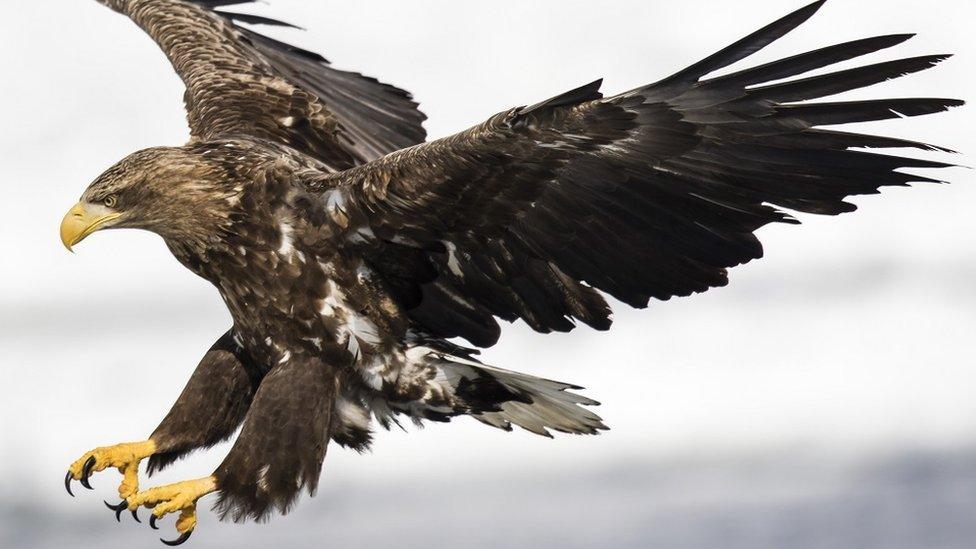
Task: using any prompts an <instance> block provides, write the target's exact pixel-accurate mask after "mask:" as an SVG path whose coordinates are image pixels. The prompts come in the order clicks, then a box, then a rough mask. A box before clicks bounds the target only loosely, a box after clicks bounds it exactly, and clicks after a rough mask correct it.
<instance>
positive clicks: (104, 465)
mask: <svg viewBox="0 0 976 549" xmlns="http://www.w3.org/2000/svg"><path fill="white" fill-rule="evenodd" d="M155 452H156V443H155V442H153V441H152V440H147V441H144V442H128V443H124V444H116V445H115V446H104V447H102V448H96V449H94V450H92V451H90V452H87V453H86V454H85V455H83V456H81V457H80V458H78V460H77V461H75V462H74V463H72V464H71V467H69V468H68V474H67V475H65V477H64V487H65V489H66V490H67V491H68V493H69V494H71V495H72V496H74V493H72V492H71V481H72V480H77V481H80V482H81V485H82V486H84V487H85V488H88V489H89V490H91V489H92V486H91V483H90V481H89V479H90V478H91V475H92V473H97V472H99V471H104V470H105V469H108V468H110V467H114V468H116V469H118V470H119V472H120V473H122V483H121V484H120V485H119V496H121V497H122V499H127V498H128V497H129V496H132V495H134V494H135V493H137V492H138V491H139V464H140V463H141V462H142V460H144V459H146V458H147V457H149V456H151V455H153V454H154V453H155Z"/></svg>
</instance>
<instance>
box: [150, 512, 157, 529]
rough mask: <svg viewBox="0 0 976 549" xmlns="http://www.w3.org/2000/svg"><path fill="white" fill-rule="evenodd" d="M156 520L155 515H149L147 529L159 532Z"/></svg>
mask: <svg viewBox="0 0 976 549" xmlns="http://www.w3.org/2000/svg"><path fill="white" fill-rule="evenodd" d="M158 518H159V517H157V516H156V515H149V527H150V528H152V529H153V530H159V526H156V520H157V519H158Z"/></svg>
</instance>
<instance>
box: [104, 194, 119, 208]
mask: <svg viewBox="0 0 976 549" xmlns="http://www.w3.org/2000/svg"><path fill="white" fill-rule="evenodd" d="M103 202H104V204H105V206H106V207H108V208H114V207H115V206H117V205H118V203H119V197H117V196H115V195H114V194H113V195H109V196H108V197H106V198H105V200H103Z"/></svg>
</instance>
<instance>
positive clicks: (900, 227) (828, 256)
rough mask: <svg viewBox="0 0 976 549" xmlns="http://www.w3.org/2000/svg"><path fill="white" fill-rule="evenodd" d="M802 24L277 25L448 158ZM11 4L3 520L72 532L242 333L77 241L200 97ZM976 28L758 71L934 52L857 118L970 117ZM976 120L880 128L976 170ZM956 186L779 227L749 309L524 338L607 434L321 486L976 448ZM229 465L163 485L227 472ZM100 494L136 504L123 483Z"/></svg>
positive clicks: (740, 298) (975, 374) (361, 465)
mask: <svg viewBox="0 0 976 549" xmlns="http://www.w3.org/2000/svg"><path fill="white" fill-rule="evenodd" d="M804 3H805V2H803V1H792V0H791V1H784V0H743V1H738V2H717V1H686V2H657V1H645V0H617V1H615V2H592V1H578V0H532V1H516V0H495V1H493V2H473V1H457V0H454V1H447V0H384V1H361V2H338V1H331V0H330V1H311V0H307V1H302V0H274V2H273V3H272V5H270V6H259V7H257V8H256V9H257V11H259V12H261V13H266V14H269V15H274V16H277V17H280V18H283V19H286V20H289V21H292V22H295V23H298V24H300V25H302V26H304V27H307V28H308V29H309V30H308V32H305V33H301V32H292V31H275V34H276V36H281V37H284V38H287V39H288V40H290V41H292V42H295V43H298V44H300V45H302V46H304V47H306V48H309V49H313V50H316V51H319V52H321V53H323V54H324V55H325V56H326V57H328V58H330V59H331V60H332V61H333V62H334V63H335V64H336V65H337V66H339V67H342V68H353V69H356V70H360V71H363V72H365V73H368V74H371V75H374V76H377V77H380V78H381V79H383V80H384V81H387V82H391V83H395V84H397V85H399V86H401V87H404V88H407V89H409V90H411V91H413V92H414V94H415V95H416V97H417V99H418V100H419V101H420V102H421V103H422V107H423V109H424V111H425V112H427V113H428V115H429V116H430V120H429V122H428V124H427V128H428V129H429V131H430V134H431V136H432V137H437V136H442V135H446V134H449V133H451V132H454V131H457V130H460V129H463V128H465V127H468V126H470V125H472V124H474V123H477V122H480V121H482V120H483V119H484V118H485V117H487V116H488V115H490V114H493V113H495V112H497V111H500V110H502V109H504V108H507V107H510V106H513V105H520V104H528V103H534V102H536V101H538V100H541V99H544V98H546V97H549V96H552V95H553V94H555V93H558V92H560V91H564V90H566V89H569V88H571V87H575V86H577V85H580V84H583V83H585V82H589V81H591V80H593V79H595V78H597V77H601V76H602V77H605V78H606V85H605V89H606V90H607V91H609V92H616V91H622V90H625V89H630V88H632V87H635V86H637V85H641V84H645V83H648V82H651V81H654V80H657V79H659V78H660V77H663V76H666V75H667V74H670V73H671V72H673V71H675V70H677V69H680V68H682V67H684V66H686V65H688V64H690V63H692V62H694V61H697V60H698V59H700V58H701V57H703V56H704V55H707V54H709V53H712V52H713V51H715V50H716V49H718V48H720V47H723V46H725V45H727V44H728V43H730V42H731V41H733V40H735V39H738V38H740V37H741V36H743V35H745V34H747V33H749V32H751V31H753V30H755V29H756V28H758V27H760V26H762V25H764V24H766V23H768V22H770V21H772V20H773V19H775V18H777V17H779V16H781V15H783V14H785V13H786V12H788V11H790V10H792V9H795V8H797V7H799V6H800V5H802V4H804ZM5 7H6V10H7V12H8V13H16V14H17V15H16V16H11V17H6V18H4V19H3V20H2V21H0V31H2V32H0V67H2V68H3V70H4V74H6V75H7V77H6V78H5V79H4V86H3V87H0V105H3V107H0V108H2V115H3V119H4V128H5V129H6V131H4V132H2V134H0V158H2V168H0V169H2V177H0V185H2V191H3V200H2V201H0V220H2V221H0V223H2V226H0V228H2V230H0V254H2V256H0V257H2V258H3V259H2V269H0V368H2V370H3V374H4V386H3V389H0V391H2V393H0V396H2V398H0V417H2V422H3V423H2V424H3V427H2V431H0V453H2V454H3V455H4V456H5V458H4V459H3V460H0V478H3V479H6V480H5V482H0V502H2V501H4V497H5V496H6V495H14V493H13V492H12V490H15V489H16V490H20V491H19V492H18V495H19V496H24V493H23V490H22V489H23V488H24V487H26V492H27V493H28V494H29V497H30V498H33V499H35V500H37V501H40V502H43V504H44V505H49V506H52V507H53V508H54V509H57V510H59V512H65V513H68V512H70V513H74V514H71V515H70V516H71V517H74V519H73V520H84V519H83V517H85V516H86V515H85V514H84V513H89V512H94V513H97V518H98V520H100V521H101V520H104V519H105V517H103V516H102V514H101V513H102V511H100V510H94V509H95V504H94V503H93V502H96V500H95V498H94V496H88V497H86V498H84V500H85V501H84V506H83V505H82V502H81V501H79V500H77V499H76V500H70V499H69V498H67V497H66V496H65V497H62V495H63V494H62V493H59V491H60V490H61V488H60V487H59V486H58V481H59V479H60V477H61V476H62V475H63V471H64V470H65V467H66V466H67V464H68V463H70V462H71V461H72V460H74V459H75V458H76V457H77V456H78V455H80V454H81V453H82V452H84V451H85V450H87V449H89V448H91V447H94V446H97V445H103V444H108V443H114V442H118V441H122V440H134V439H141V438H144V437H145V436H146V435H147V434H148V433H149V432H151V430H152V429H153V428H154V427H155V425H156V423H157V422H158V420H159V419H160V418H161V417H162V415H163V414H164V413H165V412H166V410H167V409H168V407H169V405H170V404H171V402H172V401H173V399H174V398H175V397H176V395H177V394H178V392H179V390H180V388H181V387H182V386H183V384H184V383H185V381H186V378H187V377H188V375H189V373H190V372H191V371H192V369H193V367H194V366H195V365H196V363H197V361H198V359H199V358H200V356H201V355H202V354H203V352H204V351H205V350H206V348H208V347H209V346H210V344H211V343H212V342H213V340H214V339H215V338H216V337H217V336H219V335H220V334H221V333H223V331H224V330H225V329H226V328H227V327H228V326H229V317H228V315H227V313H226V311H225V310H224V307H223V305H222V303H221V301H220V299H219V298H218V296H217V294H216V293H215V291H214V290H213V289H212V288H211V287H209V286H208V285H207V283H205V282H203V281H201V280H198V279H196V278H194V277H193V276H192V275H191V274H190V273H188V272H186V271H185V270H183V268H182V267H180V266H179V265H178V264H177V263H176V262H175V261H174V260H173V259H172V257H170V255H169V253H168V251H167V250H166V249H165V247H164V246H163V244H162V242H161V241H160V240H159V239H158V238H157V237H155V236H153V235H150V234H146V233H137V232H128V231H117V232H112V233H108V234H100V235H96V236H95V237H93V238H91V239H89V240H87V241H86V242H85V243H84V244H83V245H81V246H79V248H78V249H77V251H78V253H77V254H76V255H70V254H68V253H67V252H65V251H64V249H63V248H62V247H61V244H60V242H59V241H58V238H57V228H58V224H59V222H60V218H61V216H62V215H63V213H64V210H66V209H67V208H68V207H69V206H70V205H71V204H73V203H74V201H75V200H76V199H77V197H78V196H79V195H80V193H81V192H82V190H83V189H84V188H85V186H86V185H87V184H88V183H89V182H90V181H91V180H92V179H93V178H95V177H96V176H97V175H98V174H99V173H100V172H101V171H102V170H104V169H105V168H106V167H108V166H109V165H111V164H112V163H114V162H115V161H117V160H118V159H120V158H121V157H123V156H125V155H126V154H128V153H130V152H132V151H134V150H136V149H139V148H144V147H148V146H154V145H171V144H179V143H182V142H183V141H184V140H185V139H186V136H187V129H186V124H185V121H184V114H183V109H182V104H181V98H182V86H181V84H180V82H179V81H178V79H177V78H176V77H175V75H174V74H173V73H172V70H171V69H170V68H169V66H168V65H167V64H166V63H165V60H164V59H163V58H162V55H161V54H160V53H159V52H158V50H157V49H156V47H155V45H154V44H153V43H152V42H151V41H150V40H148V39H147V37H145V36H144V35H143V34H142V33H141V32H140V31H139V30H138V29H137V28H135V27H134V26H133V25H132V24H131V23H130V22H129V21H127V20H125V19H124V18H122V17H120V16H118V15H116V14H114V13H112V12H111V11H109V10H107V9H105V8H103V7H101V6H99V5H98V4H97V3H96V2H93V1H91V0H87V1H78V0H44V1H36V0H6V3H5ZM973 21H976V4H973V3H972V2H967V1H963V0H935V1H932V2H927V3H919V2H917V1H909V0H872V1H853V0H833V1H831V2H828V3H827V5H826V7H825V8H824V9H823V10H822V11H821V13H820V14H818V15H817V16H816V17H815V18H814V19H813V20H812V21H810V22H809V23H807V24H806V25H804V26H803V27H801V28H800V29H799V30H798V31H797V32H795V33H794V34H792V35H790V36H788V37H787V38H785V39H783V40H782V41H780V42H778V43H777V44H775V45H774V46H773V47H770V48H769V49H768V50H766V51H763V52H762V53H761V54H760V55H758V56H756V58H755V59H754V60H752V59H751V60H749V61H748V64H754V63H758V62H764V61H769V60H772V59H775V58H777V57H781V56H784V55H791V54H794V53H799V52H801V51H806V50H809V49H813V48H817V47H821V46H824V45H828V44H831V43H836V42H841V41H845V40H848V39H853V38H860V37H865V36H870V35H876V34H888V33H896V32H918V33H920V34H919V36H918V37H917V38H916V39H914V40H913V41H911V42H909V43H908V44H906V45H903V46H901V47H899V48H898V49H896V50H894V51H889V52H884V53H882V54H879V55H874V56H871V57H870V59H871V60H879V59H891V58H894V57H893V56H896V55H898V56H905V57H907V56H912V55H921V54H928V53H944V52H950V53H956V54H958V56H957V57H956V58H954V59H952V60H950V61H948V62H946V63H945V64H944V65H943V66H942V67H940V68H937V69H934V70H932V71H928V72H926V73H923V74H920V75H914V76H911V77H908V78H906V79H903V80H898V81H896V82H891V83H887V84H885V85H882V86H876V87H874V88H871V89H869V90H864V91H859V92H856V93H851V94H847V95H846V97H852V98H866V97H878V96H881V95H890V96H912V95H924V96H949V97H960V98H963V99H972V93H971V91H972V90H973V85H974V80H973V74H974V73H976V70H974V69H976V63H974V59H976V44H974V42H973V40H972V38H971V36H972V24H973ZM974 123H976V119H974V115H973V109H972V108H969V107H966V108H963V109H958V110H955V111H953V112H951V113H948V114H942V115H937V116H932V117H926V118H920V119H911V120H895V121H890V122H885V123H879V124H873V125H871V126H870V127H871V129H872V131H876V132H878V133H882V134H890V135H897V136H901V137H907V138H912V139H917V140H923V141H931V142H935V143H938V144H940V145H944V146H947V147H950V148H953V149H957V150H961V151H967V152H968V151H973V150H976V139H974V137H973V132H972V130H971V128H973V127H974ZM929 157H930V158H949V159H950V161H956V162H961V163H968V164H972V160H971V156H969V155H962V156H959V157H944V156H941V155H930V156H929ZM943 175H944V176H945V177H946V178H949V179H951V180H952V181H953V182H954V183H955V184H954V185H951V186H919V187H916V188H914V189H895V190H889V191H886V192H885V193H884V194H883V195H882V196H881V197H866V198H862V199H859V200H857V203H858V204H860V205H861V206H862V210H861V211H860V212H858V213H856V214H853V215H849V216H846V217H843V218H831V219H818V218H812V217H803V221H804V222H805V225H804V226H801V227H771V228H768V229H764V230H763V236H764V241H765V242H766V244H767V258H766V259H764V260H763V261H760V262H757V263H755V264H752V265H749V266H746V267H744V268H740V269H738V270H736V271H735V273H734V275H733V282H732V285H731V286H730V287H729V288H727V289H722V290H717V291H714V292H712V293H709V294H706V295H703V296H698V297H694V298H691V299H684V300H677V301H673V302H669V303H654V304H652V306H651V308H650V309H649V310H646V311H631V310H627V309H625V308H623V307H617V309H616V310H617V315H616V317H617V326H616V328H615V330H614V331H612V332H611V333H609V334H596V333H593V332H590V331H587V330H586V329H581V330H579V331H578V332H576V333H574V334H571V335H568V336H563V335H560V336H539V335H536V334H533V333H531V332H530V331H528V330H527V329H526V328H525V327H524V326H522V325H516V326H513V327H510V328H508V329H506V332H505V336H504V337H503V339H502V343H501V344H500V345H499V346H498V347H496V348H494V349H492V350H490V351H489V352H488V353H486V358H487V360H489V361H491V362H493V363H495V364H497V365H499V366H502V367H505V368H509V369H515V370H523V371H527V372H531V373H534V374H538V375H543V376H547V377H551V378H556V379H560V380H566V381H570V382H574V383H578V384H581V385H585V386H586V387H587V388H588V390H587V391H586V394H587V395H590V396H592V397H594V398H596V399H598V400H600V401H602V402H603V403H604V405H603V406H602V407H601V409H600V410H599V413H600V414H601V415H602V416H603V417H604V418H605V419H606V420H607V422H608V423H609V424H610V425H611V427H612V428H613V430H612V431H611V432H610V433H608V434H606V435H605V436H601V437H599V438H576V439H573V438H559V439H557V440H556V441H549V440H544V439H538V438H535V437H532V436H530V435H528V434H523V433H514V434H505V433H501V432H495V431H492V430H490V429H488V428H485V427H484V426H481V425H479V424H476V423H475V422H474V421H465V420H461V421H456V422H455V423H454V424H452V425H447V426H443V425H436V426H431V427H430V428H428V429H426V430H424V431H420V432H414V431H412V432H410V433H408V434H404V433H399V432H395V433H388V434H387V433H381V434H380V435H379V436H378V437H377V443H376V445H375V450H374V452H373V453H372V454H371V455H369V456H366V457H361V456H358V455H355V454H353V453H349V452H343V451H340V450H338V449H336V450H335V451H332V452H330V455H329V457H328V460H327V464H326V472H325V477H324V480H323V483H324V484H329V483H330V482H332V481H333V480H334V481H336V482H339V481H340V480H341V482H342V483H343V484H342V485H343V486H347V487H350V489H352V490H355V489H356V486H369V487H371V488H369V489H370V490H379V489H380V488H378V486H382V485H383V483H385V482H392V481H394V480H396V479H398V478H400V477H401V476H402V475H403V474H404V472H406V471H424V472H425V473H424V474H429V475H430V476H431V477H435V478H439V479H443V482H455V481H457V482H460V480H458V479H464V478H466V476H465V475H466V474H467V473H468V472H470V471H471V470H472V469H476V470H478V471H485V470H486V469H488V470H491V471H497V474H498V475H504V474H505V472H506V471H523V472H524V471H548V472H550V473H552V472H565V473H567V474H568V473H569V472H578V471H580V470H586V471H591V470H602V469H603V468H608V467H614V468H616V467H627V465H626V464H628V463H644V464H646V463H670V462H672V461H674V460H678V461H682V460H686V459H706V458H715V456H737V455H738V456H741V455H751V456H762V455H779V452H784V451H787V452H789V451H794V450H795V449H797V448H802V449H809V451H811V452H816V453H818V455H819V454H823V455H830V456H840V457H841V458H844V457H845V456H846V457H849V458H851V459H860V460H864V459H868V460H869V459H872V456H874V457H877V456H891V455H896V454H898V455H900V453H902V452H906V451H909V450H917V449H919V448H922V449H926V451H936V453H938V452H941V451H945V452H950V453H951V452H955V451H962V450H965V449H967V448H971V447H973V446H974V445H976V444H974V443H976V399H974V398H972V395H973V389H974V387H976V358H974V357H976V338H974V337H973V333H974V328H976V289H974V287H973V285H972V280H973V279H974V277H976V256H974V250H976V216H973V215H972V207H973V205H974V204H976V186H974V185H973V183H974V176H973V172H972V171H970V170H966V169H955V170H949V171H946V172H945V173H944V174H943ZM225 451H226V448H217V449H215V450H213V451H211V452H209V453H208V454H206V455H203V454H201V455H197V456H194V457H193V458H191V459H190V460H187V461H186V462H183V463H181V464H179V465H178V466H177V467H175V468H174V469H173V470H172V471H170V472H167V473H166V474H165V475H163V476H162V477H161V478H160V479H157V480H156V481H154V482H164V481H171V480H178V479H181V478H186V477H188V476H200V475H201V474H204V473H207V472H209V471H210V470H211V468H212V467H213V466H214V464H216V463H218V462H219V461H220V459H221V458H222V457H223V453H224V452H225ZM805 451H806V450H805ZM715 459H720V458H715ZM838 459H840V458H838ZM845 459H846V458H845ZM634 471H635V472H634V473H633V474H634V475H639V474H641V473H640V471H643V469H641V468H637V469H634ZM12 479H18V483H17V484H16V486H19V488H15V485H14V484H13V483H11V482H10V481H11V480H12ZM452 479H454V480H452ZM95 482H96V485H98V486H99V487H100V488H102V490H101V492H100V494H102V493H103V494H111V492H112V489H110V487H111V486H113V485H114V484H115V483H116V479H115V478H114V477H113V476H112V475H108V474H106V475H103V476H100V477H98V478H97V479H96V481H95ZM86 496H87V494H86ZM649 497H650V496H649ZM0 505H4V504H3V503H0ZM98 505H100V503H98ZM106 516H107V515H106ZM2 520H4V518H3V517H2V516H0V521H2ZM73 527H74V528H79V526H78V524H77V523H76V524H75V525H74V526H73ZM213 527H214V528H218V527H217V526H215V525H213ZM219 528H227V527H226V526H220V527H219ZM81 535H83V532H82V531H79V532H78V536H81ZM148 539H152V538H147V540H148ZM840 546H843V545H840Z"/></svg>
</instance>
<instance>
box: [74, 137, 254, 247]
mask: <svg viewBox="0 0 976 549" xmlns="http://www.w3.org/2000/svg"><path fill="white" fill-rule="evenodd" d="M221 160H222V158H221V157H219V156H214V155H211V154H208V152H207V151H206V150H200V149H199V148H194V147H157V148H152V149H146V150H143V151H139V152H136V153H134V154H131V155H129V156H128V157H126V158H125V159H123V160H122V161H121V162H119V163H118V164H116V165H114V166H112V167H111V168H109V169H108V171H106V172H105V173H103V174H102V175H101V176H99V177H98V178H97V179H96V180H95V181H94V182H93V183H92V184H91V185H90V186H89V187H88V189H86V190H85V192H84V194H82V196H81V200H80V201H79V202H78V203H77V204H75V205H74V207H72V208H71V209H70V210H69V211H68V213H67V214H66V215H65V216H64V220H63V221H62V222H61V241H62V242H63V243H64V245H65V247H67V248H68V250H71V249H72V247H73V246H74V245H76V244H78V243H79V242H81V241H82V240H84V239H85V238H86V237H88V236H89V235H91V234H92V233H94V232H95V231H99V230H101V229H109V228H113V229H114V228H131V229H144V230H148V231H152V232H154V233H156V234H158V235H160V236H162V237H163V238H164V239H166V240H167V241H168V242H173V243H177V244H181V245H184V246H193V247H199V246H206V243H207V242H209V241H212V240H213V239H214V237H215V236H217V235H219V234H220V232H221V228H222V227H223V226H225V225H226V224H227V222H228V220H229V218H230V216H231V215H232V213H233V211H234V206H235V205H236V204H237V203H238V202H239V198H238V196H239V194H240V192H241V186H240V185H239V183H238V178H236V177H234V176H233V175H232V174H231V172H230V171H229V170H228V168H227V164H226V162H222V161H221Z"/></svg>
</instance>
